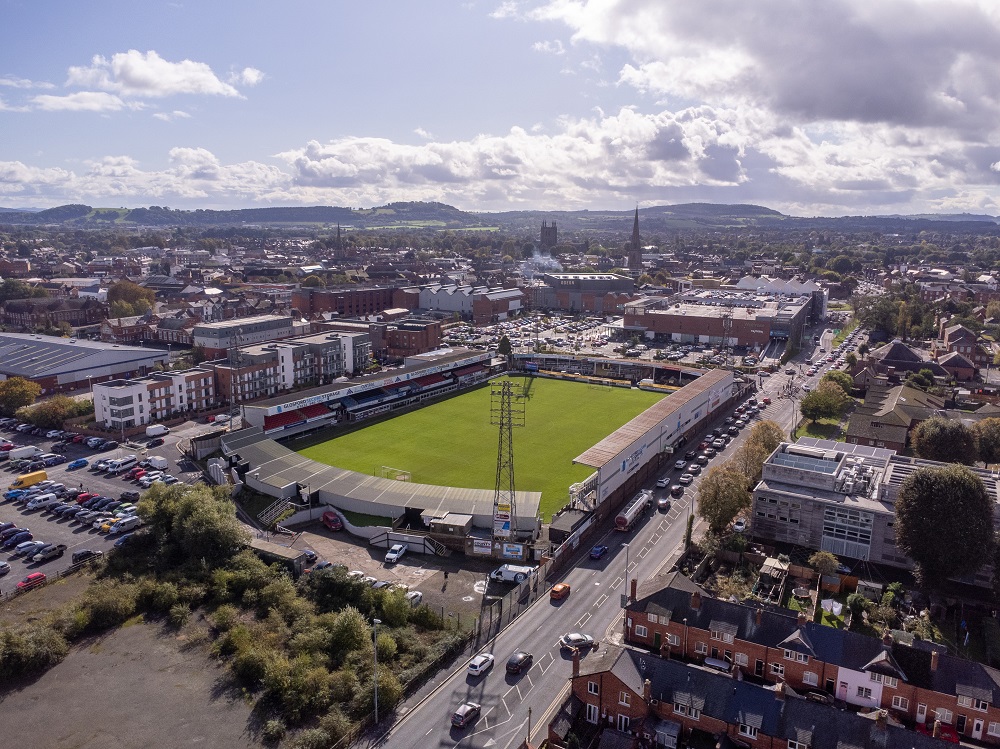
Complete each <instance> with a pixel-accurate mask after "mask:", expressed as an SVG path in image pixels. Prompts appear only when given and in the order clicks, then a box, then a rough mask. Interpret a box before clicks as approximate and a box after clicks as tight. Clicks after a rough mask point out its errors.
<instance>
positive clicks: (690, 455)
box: [684, 450, 698, 460]
mask: <svg viewBox="0 0 1000 749" xmlns="http://www.w3.org/2000/svg"><path fill="white" fill-rule="evenodd" d="M697 457H698V451H697V450H688V451H687V452H686V453H684V460H694V459H695V458H697Z"/></svg>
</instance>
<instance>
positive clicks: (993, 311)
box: [986, 300, 1000, 320]
mask: <svg viewBox="0 0 1000 749" xmlns="http://www.w3.org/2000/svg"><path fill="white" fill-rule="evenodd" d="M990 318H993V319H994V320H998V319H1000V301H997V300H994V301H992V302H990V303H989V304H987V305H986V319H987V320H989V319H990Z"/></svg>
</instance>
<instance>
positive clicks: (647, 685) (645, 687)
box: [642, 679, 653, 705]
mask: <svg viewBox="0 0 1000 749" xmlns="http://www.w3.org/2000/svg"><path fill="white" fill-rule="evenodd" d="M652 687H653V685H652V683H651V682H650V681H649V679H646V680H645V681H644V682H642V699H643V700H645V702H646V704H647V705H648V704H649V698H650V697H651V694H650V693H651V692H652Z"/></svg>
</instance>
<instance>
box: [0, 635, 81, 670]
mask: <svg viewBox="0 0 1000 749" xmlns="http://www.w3.org/2000/svg"><path fill="white" fill-rule="evenodd" d="M67 653H69V643H68V642H66V638H65V637H63V635H62V634H61V633H60V632H58V631H57V630H56V629H55V628H54V627H51V626H48V625H44V624H29V625H26V626H23V627H20V628H18V629H16V630H10V629H8V630H4V631H2V632H0V679H2V678H3V677H11V676H21V675H24V674H31V673H37V672H40V671H44V670H46V669H48V668H51V667H52V666H54V665H56V664H57V663H59V662H60V661H61V660H62V659H63V658H65V657H66V654H67Z"/></svg>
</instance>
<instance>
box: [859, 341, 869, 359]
mask: <svg viewBox="0 0 1000 749" xmlns="http://www.w3.org/2000/svg"><path fill="white" fill-rule="evenodd" d="M869 351H871V349H870V348H868V344H867V343H862V344H861V345H860V346H858V356H867V355H868V352H869Z"/></svg>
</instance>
